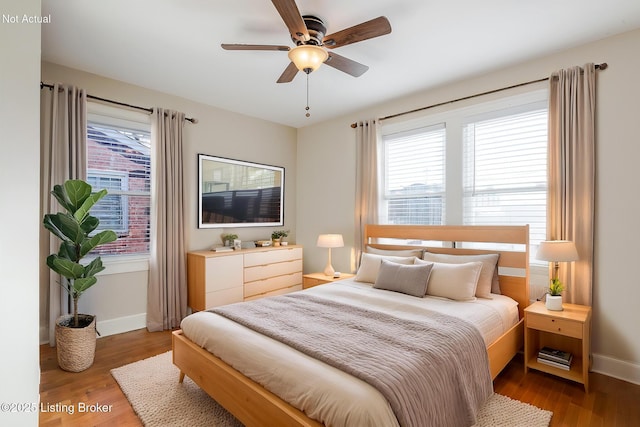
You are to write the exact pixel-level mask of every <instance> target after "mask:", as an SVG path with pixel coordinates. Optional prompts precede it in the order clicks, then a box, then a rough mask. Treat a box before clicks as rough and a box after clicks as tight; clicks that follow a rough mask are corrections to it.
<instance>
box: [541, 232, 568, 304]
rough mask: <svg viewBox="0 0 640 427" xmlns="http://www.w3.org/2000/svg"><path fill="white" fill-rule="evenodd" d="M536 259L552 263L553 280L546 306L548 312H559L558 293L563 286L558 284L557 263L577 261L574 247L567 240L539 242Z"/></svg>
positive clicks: (559, 300) (560, 296)
mask: <svg viewBox="0 0 640 427" xmlns="http://www.w3.org/2000/svg"><path fill="white" fill-rule="evenodd" d="M536 259H539V260H542V261H549V262H553V263H554V270H553V278H552V279H551V285H550V286H549V289H550V294H549V295H547V298H546V306H547V308H548V309H549V310H555V311H561V310H562V295H560V292H562V290H563V289H564V286H563V285H562V283H561V282H560V279H558V268H559V267H560V265H559V263H561V262H571V261H577V260H578V250H577V249H576V245H575V243H573V242H572V241H569V240H547V241H544V242H540V247H539V248H538V252H537V253H536Z"/></svg>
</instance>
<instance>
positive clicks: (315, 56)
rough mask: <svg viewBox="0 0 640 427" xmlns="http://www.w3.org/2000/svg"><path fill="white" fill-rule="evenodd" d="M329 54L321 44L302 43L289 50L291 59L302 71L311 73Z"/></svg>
mask: <svg viewBox="0 0 640 427" xmlns="http://www.w3.org/2000/svg"><path fill="white" fill-rule="evenodd" d="M328 57H329V54H328V53H327V51H326V50H324V49H323V48H321V47H320V46H315V45H300V46H296V47H294V48H292V49H291V50H290V51H289V59H290V60H291V62H293V63H294V64H295V65H296V68H298V70H300V71H304V72H305V73H307V74H309V73H311V72H313V71H315V70H317V69H318V67H320V65H322V63H323V62H324V61H326V60H327V58H328Z"/></svg>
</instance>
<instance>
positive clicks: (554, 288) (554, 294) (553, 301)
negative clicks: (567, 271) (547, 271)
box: [545, 279, 564, 311]
mask: <svg viewBox="0 0 640 427" xmlns="http://www.w3.org/2000/svg"><path fill="white" fill-rule="evenodd" d="M562 291H564V286H563V285H562V283H560V280H559V279H551V283H550V284H549V292H548V293H547V298H546V301H545V305H546V307H547V309H548V310H553V311H562Z"/></svg>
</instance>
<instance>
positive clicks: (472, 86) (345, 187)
mask: <svg viewBox="0 0 640 427" xmlns="http://www.w3.org/2000/svg"><path fill="white" fill-rule="evenodd" d="M639 46H640V31H634V32H630V33H626V34H623V35H619V36H615V37H611V38H608V39H605V40H602V41H598V42H594V43H591V44H588V45H584V46H580V47H576V48H574V49H571V50H568V51H565V52H560V53H557V54H555V55H551V56H547V57H544V58H540V59H538V60H535V61H531V62H528V63H525V64H521V65H517V66H513V67H510V68H507V69H502V70H496V71H494V72H492V73H488V74H486V75H483V76H480V77H477V78H474V79H468V80H465V81H460V82H455V83H451V84H450V85H447V86H442V87H439V88H435V89H433V90H429V91H425V92H420V93H416V94H412V95H409V96H405V97H401V98H398V99H396V100H393V101H390V102H387V103H384V104H381V105H377V106H373V107H371V108H368V109H366V110H363V111H360V112H358V113H356V114H351V115H347V116H344V117H340V118H338V119H335V120H331V121H327V122H324V123H320V124H317V125H314V126H308V127H305V128H302V129H299V130H298V170H299V173H298V190H299V192H298V194H299V196H298V206H297V207H298V211H297V214H298V221H297V223H298V243H300V244H303V245H304V246H305V272H311V271H321V270H322V268H323V266H324V263H325V262H326V256H327V255H326V252H325V250H322V249H319V248H316V247H315V239H316V238H317V235H318V234H320V233H328V232H335V233H342V234H343V235H344V238H345V245H346V246H352V245H353V235H354V218H353V209H354V197H355V171H354V165H355V130H354V129H352V128H351V127H350V124H351V123H352V122H355V121H357V120H362V119H367V118H373V117H384V116H387V115H392V114H396V113H400V112H403V111H409V110H413V109H415V108H420V107H423V106H427V105H431V104H435V103H439V102H444V101H448V100H452V99H456V98H460V97H464V96H468V95H473V94H477V93H482V92H485V91H488V90H493V89H497V88H501V87H506V86H510V85H514V84H518V83H521V82H526V81H532V80H536V79H539V78H542V77H546V76H548V75H550V74H551V72H552V71H554V70H557V69H560V68H565V67H569V66H573V65H583V64H584V63H586V62H595V63H600V62H607V63H608V64H609V69H607V70H606V71H601V72H598V77H597V78H598V89H597V91H598V93H597V95H598V98H597V125H596V127H597V144H598V146H597V176H596V179H597V190H596V191H597V196H596V199H597V200H596V245H595V251H596V257H595V283H594V289H593V293H594V299H593V332H592V352H593V355H594V363H593V369H594V370H597V371H601V372H604V373H607V374H609V375H612V376H617V377H620V378H623V379H627V380H629V381H632V382H636V383H640V334H639V333H638V325H639V324H640V312H638V310H637V304H638V301H640V281H639V280H638V279H637V276H636V272H635V269H634V268H633V266H634V263H636V262H637V260H638V259H640V246H639V245H638V242H640V227H639V226H638V218H640V199H639V198H638V197H636V195H635V194H634V191H633V185H634V184H635V183H637V182H639V181H640V168H639V167H638V165H637V161H638V159H639V158H640V144H638V138H637V123H638V120H640V101H639V100H640V81H639V80H638V79H637V77H636V76H637V74H638V73H637V70H638V69H640V55H638V54H637V52H638V47H639ZM462 105H464V104H462V103H458V104H456V105H454V106H451V107H443V108H456V107H459V106H462ZM432 111H434V110H432ZM630 190H631V191H630ZM351 249H352V248H351V247H345V248H341V249H340V250H334V251H333V265H334V267H335V268H336V269H337V270H342V271H348V270H349V269H350V267H351V265H352V259H351Z"/></svg>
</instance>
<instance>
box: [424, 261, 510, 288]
mask: <svg viewBox="0 0 640 427" xmlns="http://www.w3.org/2000/svg"><path fill="white" fill-rule="evenodd" d="M499 256H500V254H483V255H451V254H434V253H432V252H425V253H424V255H423V256H422V259H424V260H425V261H430V262H443V263H447V264H463V263H467V262H475V261H480V262H482V271H481V272H480V278H479V279H478V287H477V288H476V296H477V297H478V298H488V299H491V292H493V291H494V290H495V289H497V290H498V291H497V292H494V293H498V294H499V293H500V285H499V284H498V257H499Z"/></svg>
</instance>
